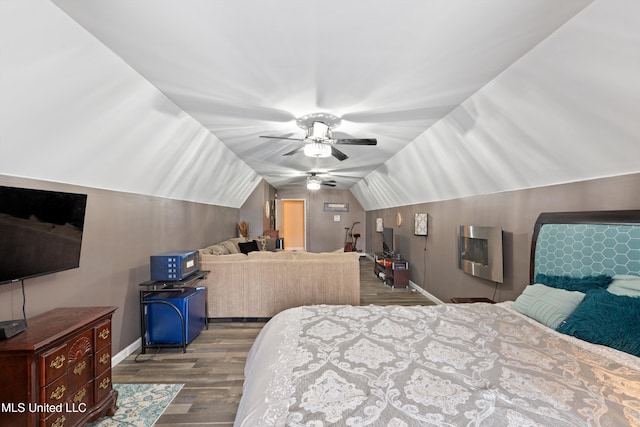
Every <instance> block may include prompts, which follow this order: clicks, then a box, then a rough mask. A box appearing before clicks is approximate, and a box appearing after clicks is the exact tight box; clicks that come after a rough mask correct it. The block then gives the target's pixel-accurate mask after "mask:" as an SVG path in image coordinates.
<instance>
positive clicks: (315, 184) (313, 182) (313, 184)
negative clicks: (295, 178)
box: [307, 178, 321, 190]
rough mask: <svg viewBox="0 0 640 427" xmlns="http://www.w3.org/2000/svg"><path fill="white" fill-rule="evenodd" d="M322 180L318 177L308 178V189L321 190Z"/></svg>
mask: <svg viewBox="0 0 640 427" xmlns="http://www.w3.org/2000/svg"><path fill="white" fill-rule="evenodd" d="M320 185H321V182H320V180H319V179H316V178H309V179H308V180H307V190H319V189H320Z"/></svg>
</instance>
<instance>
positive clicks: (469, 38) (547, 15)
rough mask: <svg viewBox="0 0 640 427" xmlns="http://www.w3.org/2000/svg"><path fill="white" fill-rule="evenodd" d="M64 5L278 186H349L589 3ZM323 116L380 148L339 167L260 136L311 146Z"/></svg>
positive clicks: (189, 0)
mask: <svg viewBox="0 0 640 427" xmlns="http://www.w3.org/2000/svg"><path fill="white" fill-rule="evenodd" d="M55 3H56V4H58V5H59V6H60V7H61V8H62V9H63V10H64V11H65V12H66V13H68V14H69V15H70V16H71V17H73V19H75V20H76V21H77V22H78V23H80V25H82V26H83V27H84V28H85V29H86V30H87V31H89V32H90V33H91V34H92V35H93V36H95V37H96V38H97V39H98V40H99V41H101V42H102V43H104V44H105V45H106V46H107V47H108V48H109V49H111V50H112V51H113V52H115V53H116V54H117V55H118V56H120V57H121V58H122V59H123V60H124V61H125V62H126V63H127V64H128V65H130V66H131V67H133V68H134V69H135V70H136V71H137V72H139V73H140V74H141V75H142V76H143V77H144V78H145V79H147V80H148V81H150V82H151V83H152V84H153V85H155V86H156V87H157V88H158V89H160V91H162V93H164V94H165V95H166V96H168V97H169V99H171V100H172V101H173V102H175V103H176V104H177V105H178V106H179V107H180V108H181V109H182V110H184V111H185V112H187V113H188V114H190V115H191V116H192V117H194V118H195V119H196V120H197V121H198V122H200V123H201V124H202V125H204V126H205V127H206V128H207V129H209V130H210V131H211V132H212V133H213V134H214V135H215V136H216V137H217V138H218V139H219V140H220V141H221V142H222V143H223V144H224V145H226V146H227V147H229V149H230V150H231V151H232V152H234V153H235V154H236V155H238V156H239V157H240V158H241V159H242V160H243V161H245V162H246V164H247V165H249V166H250V167H251V168H252V169H253V170H255V171H256V172H257V173H258V174H260V175H261V176H262V177H264V178H265V179H266V180H267V181H268V182H270V183H271V184H272V185H273V186H275V187H276V188H279V187H282V186H283V185H287V184H288V183H289V182H291V177H292V176H295V175H297V174H299V173H304V172H308V171H321V172H333V173H336V174H339V175H341V177H338V178H334V179H335V180H336V181H337V183H338V188H350V187H351V186H352V185H353V184H354V183H355V182H357V181H358V180H359V179H360V178H362V177H364V176H366V175H367V174H368V173H370V172H371V171H372V170H374V169H376V168H378V167H379V166H380V165H382V164H383V163H384V162H386V161H387V160H388V159H389V158H390V157H392V156H393V155H395V154H396V153H398V152H399V151H400V150H401V149H402V148H403V147H405V146H406V145H407V144H409V143H411V142H412V141H414V140H415V139H416V138H417V137H418V136H419V135H421V134H422V133H424V132H425V131H426V130H427V129H429V128H430V127H431V126H432V125H433V124H434V123H436V122H438V121H439V120H440V119H442V118H443V117H444V116H445V115H447V114H448V113H450V112H451V111H452V110H453V109H455V108H456V107H457V106H458V105H460V104H461V103H462V102H463V101H465V100H466V99H468V98H469V97H470V96H471V95H473V94H474V93H475V92H477V91H478V90H479V89H480V88H482V87H483V86H485V85H486V84H487V83H488V82H489V81H491V80H492V79H494V78H495V77H496V76H497V75H498V74H500V73H501V72H502V71H503V70H505V68H507V67H508V66H510V65H511V64H512V63H513V62H514V61H516V60H517V59H518V58H520V57H521V56H522V55H524V54H525V53H527V52H528V51H529V50H530V49H532V48H533V47H534V46H536V45H537V44H538V43H540V42H541V41H542V40H544V39H545V38H546V37H548V36H549V35H550V34H551V33H553V32H554V31H556V30H557V29H558V28H559V27H560V26H562V25H563V24H564V23H565V22H566V21H567V20H568V19H570V18H571V17H573V16H574V15H575V14H576V13H577V12H579V11H580V10H581V9H582V8H584V6H585V5H587V4H588V3H590V1H589V0H571V1H562V2H558V1H556V0H520V1H513V0H490V1H481V2H478V1H469V0H462V1H461V0H455V1H439V0H438V1H433V0H430V1H397V0H388V1H377V2H357V1H346V2H345V1H338V0H333V1H327V0H322V1H299V0H276V1H269V2H260V1H246V0H244V1H232V2H229V1H210V0H186V1H158V0H137V1H130V0H83V1H77V0H55ZM315 113H327V114H330V115H332V116H334V117H335V118H337V120H336V119H335V118H334V119H333V121H334V123H332V124H337V126H336V127H335V129H334V131H333V136H334V137H337V138H376V139H377V141H378V145H377V146H375V147H369V146H339V147H338V148H339V149H340V151H342V152H344V153H345V154H346V155H347V156H348V159H347V160H344V161H339V160H337V159H336V158H334V157H331V158H328V159H317V158H310V157H306V156H304V155H303V154H302V153H301V152H300V153H297V154H296V155H292V156H283V154H285V153H288V152H291V151H292V150H294V149H296V148H298V147H300V146H301V143H300V142H297V141H291V140H277V139H261V138H260V136H262V135H264V136H285V137H293V138H300V137H303V136H304V132H305V131H304V130H303V129H302V128H301V126H300V123H299V121H298V120H299V119H300V118H302V117H304V116H306V115H309V114H315ZM278 175H282V176H278ZM344 177H353V178H352V179H351V178H344ZM298 185H299V184H298Z"/></svg>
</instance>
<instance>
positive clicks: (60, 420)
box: [51, 415, 67, 427]
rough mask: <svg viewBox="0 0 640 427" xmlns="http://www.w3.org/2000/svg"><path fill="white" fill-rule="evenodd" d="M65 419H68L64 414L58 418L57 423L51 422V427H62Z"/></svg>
mask: <svg viewBox="0 0 640 427" xmlns="http://www.w3.org/2000/svg"><path fill="white" fill-rule="evenodd" d="M65 421H67V419H66V418H65V417H64V415H63V416H61V417H60V418H58V419H57V420H56V422H55V423H53V424H51V427H62V426H63V425H64V422H65Z"/></svg>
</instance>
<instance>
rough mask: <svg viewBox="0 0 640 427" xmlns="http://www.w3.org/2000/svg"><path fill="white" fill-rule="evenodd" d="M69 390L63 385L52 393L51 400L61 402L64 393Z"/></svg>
mask: <svg viewBox="0 0 640 427" xmlns="http://www.w3.org/2000/svg"><path fill="white" fill-rule="evenodd" d="M66 390H67V388H66V387H65V386H63V385H61V386H60V387H58V388H56V389H55V391H52V392H51V399H55V400H60V399H62V398H63V397H64V392H65V391H66Z"/></svg>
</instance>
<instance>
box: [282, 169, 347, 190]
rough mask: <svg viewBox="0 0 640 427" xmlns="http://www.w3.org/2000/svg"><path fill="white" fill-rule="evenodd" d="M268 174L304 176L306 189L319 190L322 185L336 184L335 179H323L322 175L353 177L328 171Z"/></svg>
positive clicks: (294, 178)
mask: <svg viewBox="0 0 640 427" xmlns="http://www.w3.org/2000/svg"><path fill="white" fill-rule="evenodd" d="M269 176H278V177H291V178H292V179H293V180H302V179H303V178H304V181H305V183H306V186H307V190H319V189H320V188H321V186H323V185H324V186H326V187H335V186H336V184H337V182H336V180H335V179H323V178H324V177H326V178H331V177H337V178H339V177H343V178H354V177H352V176H347V175H334V174H331V173H328V172H307V173H302V174H296V175H289V174H280V175H269Z"/></svg>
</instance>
